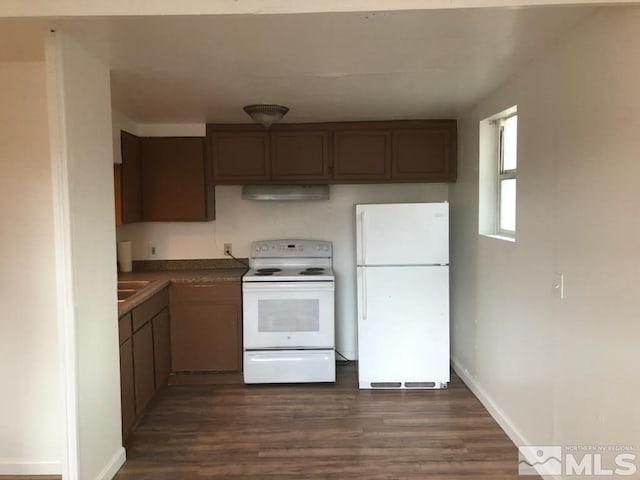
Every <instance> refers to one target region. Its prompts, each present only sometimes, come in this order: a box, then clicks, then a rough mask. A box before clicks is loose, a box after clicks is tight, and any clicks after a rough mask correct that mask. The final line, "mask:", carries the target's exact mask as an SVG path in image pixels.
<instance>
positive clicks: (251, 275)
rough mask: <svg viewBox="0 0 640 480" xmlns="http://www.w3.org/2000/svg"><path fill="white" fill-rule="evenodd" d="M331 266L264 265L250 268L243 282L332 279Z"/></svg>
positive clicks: (324, 280)
mask: <svg viewBox="0 0 640 480" xmlns="http://www.w3.org/2000/svg"><path fill="white" fill-rule="evenodd" d="M333 279H334V275H333V269H332V268H331V267H324V268H321V267H305V266H299V267H284V266H283V267H280V268H276V267H266V268H252V269H251V270H249V271H248V272H247V273H245V274H244V277H242V280H243V281H244V282H304V281H307V282H313V281H323V282H326V281H333Z"/></svg>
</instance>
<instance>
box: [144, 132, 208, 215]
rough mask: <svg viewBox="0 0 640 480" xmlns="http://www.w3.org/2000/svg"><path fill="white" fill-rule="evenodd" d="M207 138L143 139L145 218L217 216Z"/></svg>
mask: <svg viewBox="0 0 640 480" xmlns="http://www.w3.org/2000/svg"><path fill="white" fill-rule="evenodd" d="M204 145H205V144H204V138H199V137H146V138H143V139H142V175H143V179H144V181H143V183H142V212H143V219H144V221H149V222H158V221H207V220H212V219H213V217H214V208H213V190H212V189H213V187H211V186H209V185H207V181H206V180H207V179H206V168H205V153H204Z"/></svg>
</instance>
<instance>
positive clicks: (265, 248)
mask: <svg viewBox="0 0 640 480" xmlns="http://www.w3.org/2000/svg"><path fill="white" fill-rule="evenodd" d="M268 249H269V248H268V247H267V246H266V245H263V246H262V248H261V249H260V250H262V251H263V252H266V251H267V250H268Z"/></svg>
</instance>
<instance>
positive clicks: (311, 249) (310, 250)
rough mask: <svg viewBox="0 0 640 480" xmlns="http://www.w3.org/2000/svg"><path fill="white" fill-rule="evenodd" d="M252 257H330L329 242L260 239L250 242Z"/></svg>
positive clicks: (330, 248) (331, 252)
mask: <svg viewBox="0 0 640 480" xmlns="http://www.w3.org/2000/svg"><path fill="white" fill-rule="evenodd" d="M251 253H252V257H253V258H269V257H272V258H291V257H308V258H313V257H320V258H327V257H329V258H330V257H332V254H333V248H332V245H331V242H327V241H324V240H262V241H258V242H253V243H252V244H251Z"/></svg>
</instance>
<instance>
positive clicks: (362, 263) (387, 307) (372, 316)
mask: <svg viewBox="0 0 640 480" xmlns="http://www.w3.org/2000/svg"><path fill="white" fill-rule="evenodd" d="M356 228H357V230H356V237H357V251H356V258H357V282H358V288H357V308H358V380H359V384H360V388H367V389H368V388H446V387H447V385H448V383H449V380H450V378H449V204H448V203H404V204H379V205H356Z"/></svg>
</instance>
